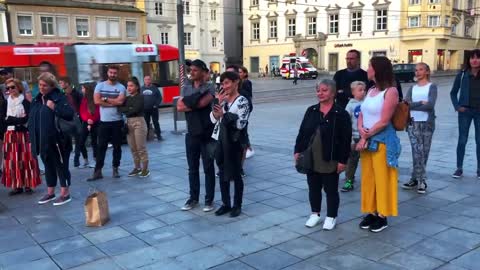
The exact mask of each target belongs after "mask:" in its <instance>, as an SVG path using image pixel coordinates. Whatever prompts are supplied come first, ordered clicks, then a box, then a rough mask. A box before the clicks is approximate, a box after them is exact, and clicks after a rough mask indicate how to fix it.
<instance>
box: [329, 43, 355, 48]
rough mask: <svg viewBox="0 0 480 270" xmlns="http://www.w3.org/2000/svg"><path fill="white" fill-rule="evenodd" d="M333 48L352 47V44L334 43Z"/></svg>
mask: <svg viewBox="0 0 480 270" xmlns="http://www.w3.org/2000/svg"><path fill="white" fill-rule="evenodd" d="M333 47H335V48H344V47H353V44H352V43H336V44H334V45H333Z"/></svg>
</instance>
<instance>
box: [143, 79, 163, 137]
mask: <svg viewBox="0 0 480 270" xmlns="http://www.w3.org/2000/svg"><path fill="white" fill-rule="evenodd" d="M143 82H144V85H143V86H142V89H141V90H142V94H143V97H144V99H145V103H144V104H145V108H144V109H145V112H144V113H145V122H146V123H147V129H148V131H147V135H148V134H149V133H150V119H151V121H152V123H153V127H154V129H155V135H156V136H157V140H159V141H161V140H162V139H163V138H162V130H161V129H160V122H159V116H158V109H159V108H160V105H161V104H162V99H163V98H162V94H161V93H160V90H158V87H157V86H155V85H153V84H152V77H150V76H149V75H147V76H145V77H144V78H143Z"/></svg>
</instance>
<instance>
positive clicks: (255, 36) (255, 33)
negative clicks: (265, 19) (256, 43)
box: [252, 22, 260, 40]
mask: <svg viewBox="0 0 480 270" xmlns="http://www.w3.org/2000/svg"><path fill="white" fill-rule="evenodd" d="M259 39H260V23H259V22H254V23H252V40H259Z"/></svg>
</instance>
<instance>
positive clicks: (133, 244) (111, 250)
mask: <svg viewBox="0 0 480 270" xmlns="http://www.w3.org/2000/svg"><path fill="white" fill-rule="evenodd" d="M147 246H148V245H147V244H146V243H145V242H143V241H142V240H140V239H138V238H136V237H135V236H128V237H125V238H120V239H116V240H112V241H108V242H103V243H100V244H98V245H97V247H98V248H99V249H100V250H102V251H103V252H104V253H105V254H107V255H109V256H115V255H119V254H122V253H127V252H131V251H133V250H137V249H141V248H144V247H147Z"/></svg>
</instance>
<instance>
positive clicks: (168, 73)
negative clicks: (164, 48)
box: [158, 60, 179, 86]
mask: <svg viewBox="0 0 480 270" xmlns="http://www.w3.org/2000/svg"><path fill="white" fill-rule="evenodd" d="M159 67H160V68H159V72H158V74H159V76H160V79H159V86H173V85H178V83H179V81H178V79H179V76H178V61H177V60H174V61H168V62H160V63H159Z"/></svg>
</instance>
